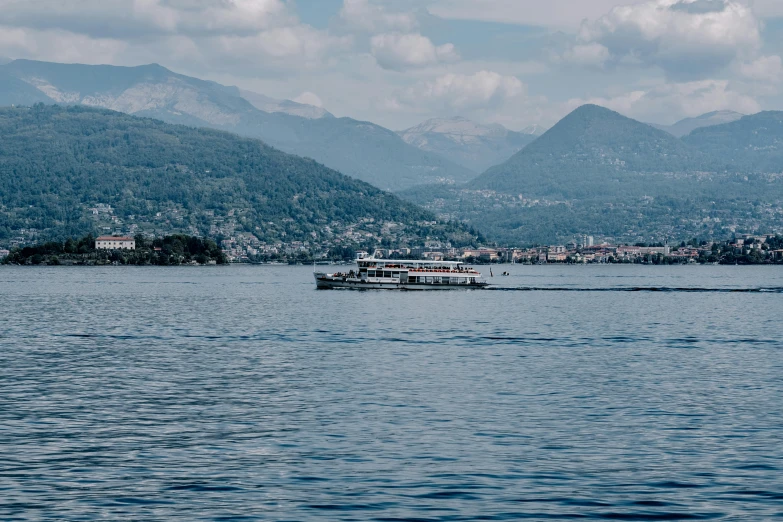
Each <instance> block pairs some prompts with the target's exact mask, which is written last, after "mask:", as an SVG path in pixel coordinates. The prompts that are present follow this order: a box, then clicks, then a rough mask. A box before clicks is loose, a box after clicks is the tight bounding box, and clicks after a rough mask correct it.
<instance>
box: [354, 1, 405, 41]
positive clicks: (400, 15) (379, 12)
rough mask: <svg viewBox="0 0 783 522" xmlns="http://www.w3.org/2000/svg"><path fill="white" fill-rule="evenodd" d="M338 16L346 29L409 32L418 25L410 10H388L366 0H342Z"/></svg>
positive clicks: (368, 31)
mask: <svg viewBox="0 0 783 522" xmlns="http://www.w3.org/2000/svg"><path fill="white" fill-rule="evenodd" d="M339 17H340V20H341V21H342V23H343V25H344V26H346V27H347V28H348V29H351V30H356V31H363V32H366V33H383V32H388V31H397V32H404V33H409V32H412V31H413V30H415V29H416V28H417V27H418V25H419V23H418V20H417V19H416V16H415V15H414V14H413V13H411V12H389V11H387V10H386V9H384V8H383V7H382V6H380V5H376V4H372V3H370V2H369V1H368V0H344V2H343V7H342V9H341V10H340V15H339Z"/></svg>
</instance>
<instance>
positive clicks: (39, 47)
mask: <svg viewBox="0 0 783 522" xmlns="http://www.w3.org/2000/svg"><path fill="white" fill-rule="evenodd" d="M4 23H5V24H13V25H10V26H9V27H8V29H7V30H6V31H5V34H3V35H0V55H6V56H13V57H26V58H35V59H41V60H51V61H71V62H81V63H113V64H119V65H122V64H138V63H145V62H146V63H149V62H161V61H164V62H165V63H166V64H168V65H169V66H172V67H177V68H181V69H186V70H191V71H192V70H195V69H202V70H203V69H207V70H209V71H226V70H228V69H232V68H233V69H234V70H239V69H240V68H241V69H242V70H243V71H244V72H245V73H246V74H258V73H259V72H260V71H265V72H266V73H267V74H269V73H270V72H271V71H280V70H283V69H288V70H299V69H301V68H302V67H321V66H324V65H325V64H328V60H329V58H331V57H333V56H335V55H338V54H340V53H342V52H344V51H345V50H347V49H348V48H350V47H351V45H352V39H351V37H350V36H337V35H333V34H330V33H329V32H328V31H322V30H317V29H315V28H313V27H311V26H309V25H306V24H302V23H300V22H299V21H298V20H297V18H296V17H295V16H294V15H293V14H292V13H291V12H289V10H288V7H287V4H286V3H285V2H284V1H282V0H215V1H213V0H79V3H78V6H74V4H73V3H69V2H63V1H61V0H0V27H1V26H2V24H4Z"/></svg>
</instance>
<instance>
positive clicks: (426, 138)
mask: <svg viewBox="0 0 783 522" xmlns="http://www.w3.org/2000/svg"><path fill="white" fill-rule="evenodd" d="M528 130H529V132H514V131H510V130H508V129H507V128H505V127H503V126H502V125H499V124H494V125H481V124H478V123H476V122H473V121H470V120H468V119H465V118H461V117H456V118H448V119H431V120H427V121H425V122H424V123H421V124H419V125H417V126H415V127H411V128H410V129H406V130H404V131H400V132H399V133H398V134H399V135H400V136H401V137H402V139H403V140H405V142H406V143H408V144H409V145H413V146H414V147H417V148H419V149H422V150H425V151H429V152H434V153H436V154H439V155H441V156H443V157H445V158H452V159H453V160H454V161H456V162H457V163H459V164H460V165H464V166H466V167H468V168H470V169H472V170H475V171H476V172H483V171H485V170H486V169H488V168H489V167H492V166H493V165H497V164H499V163H502V162H504V161H505V160H507V159H508V158H510V157H511V156H512V155H514V154H516V153H517V152H519V151H520V150H522V148H524V147H525V145H527V144H528V143H531V142H532V141H533V140H535V139H536V138H537V137H538V136H539V135H540V133H541V131H540V129H539V128H538V127H531V128H529V129H528Z"/></svg>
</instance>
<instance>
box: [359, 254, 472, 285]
mask: <svg viewBox="0 0 783 522" xmlns="http://www.w3.org/2000/svg"><path fill="white" fill-rule="evenodd" d="M357 263H358V266H359V278H360V279H361V280H362V281H371V282H395V283H403V284H436V285H460V284H465V285H467V284H473V283H476V281H477V279H478V278H480V277H481V274H479V273H478V272H476V271H475V270H474V269H472V268H468V267H465V266H463V264H462V263H461V262H459V261H419V260H397V259H359V260H357Z"/></svg>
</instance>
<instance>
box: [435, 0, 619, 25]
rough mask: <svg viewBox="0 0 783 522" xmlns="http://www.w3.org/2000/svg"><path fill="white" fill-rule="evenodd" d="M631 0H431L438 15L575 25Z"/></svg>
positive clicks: (455, 17) (465, 18)
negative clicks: (544, 0)
mask: <svg viewBox="0 0 783 522" xmlns="http://www.w3.org/2000/svg"><path fill="white" fill-rule="evenodd" d="M628 1H629V0H547V1H546V2H542V1H541V0H431V1H430V5H429V7H428V8H429V10H430V12H432V13H433V14H435V15H437V16H441V17H443V18H451V19H461V20H483V21H488V22H500V23H505V24H520V25H543V26H549V27H559V28H575V27H578V26H579V24H580V23H581V22H582V21H583V20H584V19H586V18H596V17H598V16H600V15H601V14H603V13H605V12H607V11H608V10H609V9H611V8H612V7H615V6H617V5H620V4H623V3H628Z"/></svg>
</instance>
